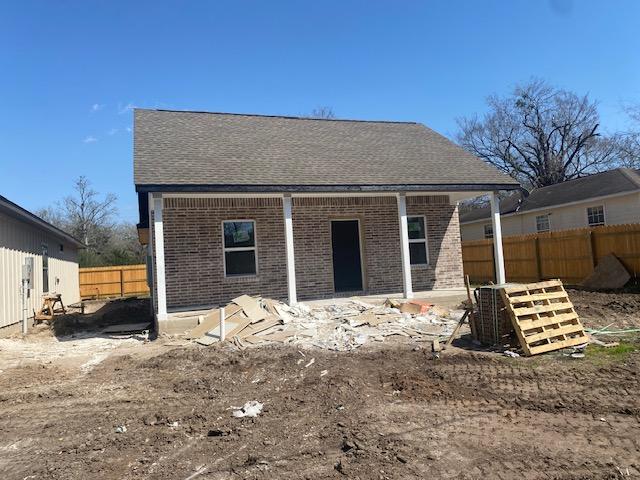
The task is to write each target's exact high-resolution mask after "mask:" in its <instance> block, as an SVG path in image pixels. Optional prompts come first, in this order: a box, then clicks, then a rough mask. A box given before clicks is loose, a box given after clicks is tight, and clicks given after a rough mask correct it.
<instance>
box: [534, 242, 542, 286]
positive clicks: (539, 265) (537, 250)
mask: <svg viewBox="0 0 640 480" xmlns="http://www.w3.org/2000/svg"><path fill="white" fill-rule="evenodd" d="M533 247H534V248H533V251H534V255H535V256H536V278H537V281H538V282H540V281H542V259H541V258H540V241H539V239H538V236H537V235H536V237H535V238H534V239H533Z"/></svg>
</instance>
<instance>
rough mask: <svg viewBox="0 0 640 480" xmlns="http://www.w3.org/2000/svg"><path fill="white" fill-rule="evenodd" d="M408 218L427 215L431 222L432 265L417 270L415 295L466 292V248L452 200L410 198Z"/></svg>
mask: <svg viewBox="0 0 640 480" xmlns="http://www.w3.org/2000/svg"><path fill="white" fill-rule="evenodd" d="M407 215H424V216H425V217H426V220H427V247H428V249H429V265H428V266H424V267H423V266H413V267H412V268H411V282H412V284H413V291H414V292H418V291H420V290H432V289H442V288H462V287H463V286H464V282H463V273H462V246H461V244H460V224H459V223H458V207H456V206H455V205H449V199H448V197H407Z"/></svg>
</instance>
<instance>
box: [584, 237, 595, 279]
mask: <svg viewBox="0 0 640 480" xmlns="http://www.w3.org/2000/svg"><path fill="white" fill-rule="evenodd" d="M585 236H586V237H587V250H588V252H589V259H590V261H591V269H592V271H593V270H595V268H596V252H595V248H593V232H592V231H591V230H589V231H587V232H585Z"/></svg>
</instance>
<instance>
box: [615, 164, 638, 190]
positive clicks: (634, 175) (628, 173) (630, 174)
mask: <svg viewBox="0 0 640 480" xmlns="http://www.w3.org/2000/svg"><path fill="white" fill-rule="evenodd" d="M618 170H620V173H622V174H623V175H624V176H625V177H627V178H628V179H629V180H631V182H633V183H634V184H635V186H636V187H638V188H640V173H639V172H640V170H636V169H635V168H626V167H621V168H618Z"/></svg>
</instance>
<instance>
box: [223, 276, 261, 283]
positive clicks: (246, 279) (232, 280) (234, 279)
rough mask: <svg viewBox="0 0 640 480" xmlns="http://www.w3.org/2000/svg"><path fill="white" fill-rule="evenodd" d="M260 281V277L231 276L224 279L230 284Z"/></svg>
mask: <svg viewBox="0 0 640 480" xmlns="http://www.w3.org/2000/svg"><path fill="white" fill-rule="evenodd" d="M259 280H260V277H259V276H258V275H231V276H225V277H224V281H225V282H229V283H243V282H258V281H259Z"/></svg>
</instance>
